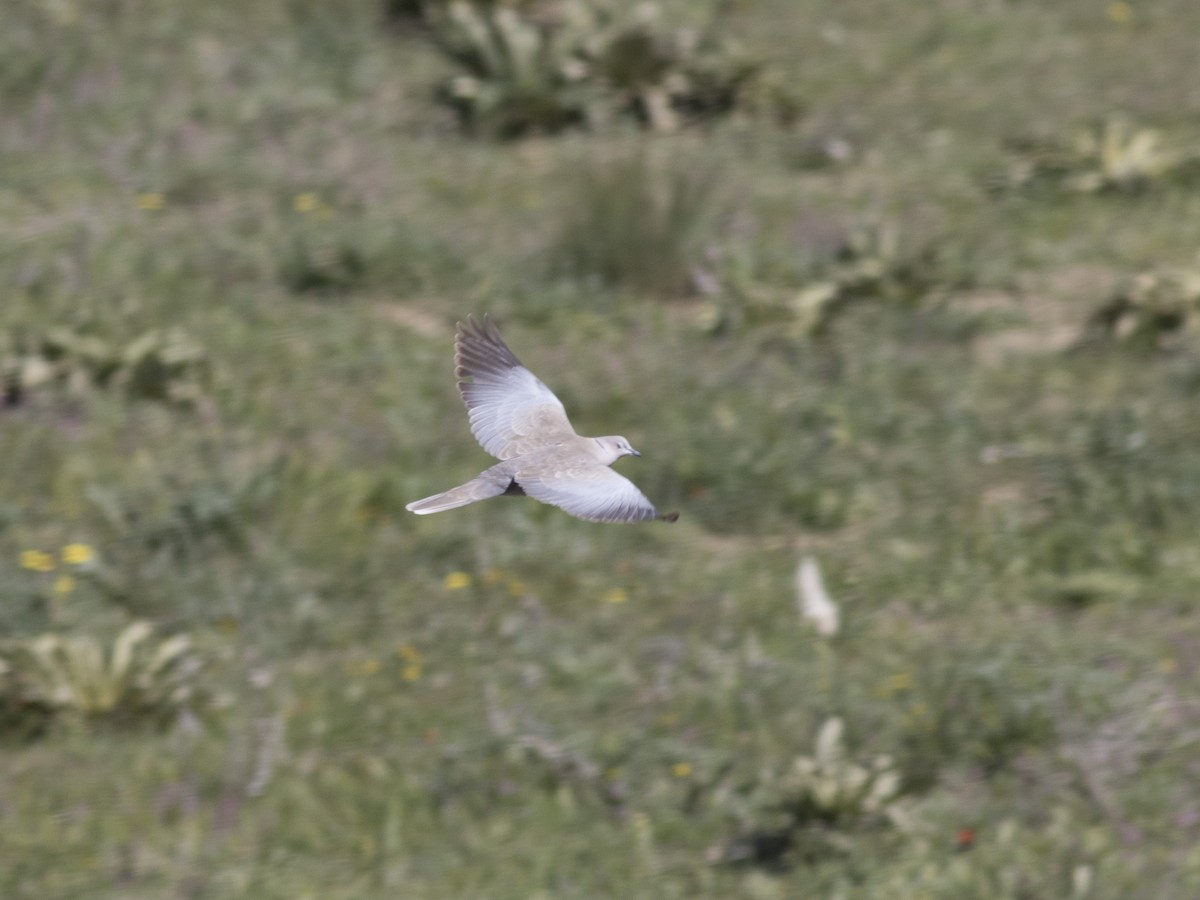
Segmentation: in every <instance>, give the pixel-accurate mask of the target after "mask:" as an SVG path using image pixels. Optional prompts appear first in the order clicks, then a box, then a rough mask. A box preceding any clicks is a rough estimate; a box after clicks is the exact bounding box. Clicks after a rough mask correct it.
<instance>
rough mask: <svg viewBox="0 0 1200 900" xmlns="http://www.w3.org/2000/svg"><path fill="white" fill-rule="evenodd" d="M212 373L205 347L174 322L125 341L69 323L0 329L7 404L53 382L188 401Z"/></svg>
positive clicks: (0, 359) (195, 397) (201, 391)
mask: <svg viewBox="0 0 1200 900" xmlns="http://www.w3.org/2000/svg"><path fill="white" fill-rule="evenodd" d="M210 373H211V367H210V364H209V360H208V354H207V353H206V352H205V350H204V348H203V347H201V346H200V345H199V344H197V343H196V342H195V341H193V340H192V339H191V338H189V337H188V336H187V335H186V334H184V333H183V332H182V331H180V330H178V329H174V328H166V329H158V328H156V329H153V330H151V331H147V332H145V333H144V334H141V335H139V336H138V337H136V338H134V339H133V340H131V341H129V342H128V343H125V344H119V343H115V342H113V341H108V340H104V339H103V338H100V337H96V336H95V335H91V334H87V333H86V332H82V331H75V330H71V329H67V328H54V329H50V330H49V331H47V332H46V333H44V334H42V335H36V336H29V337H26V336H21V335H17V334H11V333H10V334H9V335H6V336H5V335H0V383H2V384H3V394H4V399H5V402H6V403H7V404H8V405H9V406H16V405H18V404H20V403H22V402H23V401H24V400H25V399H26V397H27V396H28V395H29V393H30V392H32V391H35V390H37V389H39V388H43V387H48V386H53V385H57V386H60V387H65V388H66V389H67V390H70V391H73V392H76V393H78V392H82V391H86V390H89V389H99V390H122V391H124V392H126V393H127V394H129V395H130V396H133V397H135V398H138V399H142V400H156V401H161V402H168V403H191V402H194V401H196V400H199V399H200V398H201V397H202V396H203V395H204V389H205V386H206V383H207V381H208V376H209V375H210Z"/></svg>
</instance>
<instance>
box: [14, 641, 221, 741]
mask: <svg viewBox="0 0 1200 900" xmlns="http://www.w3.org/2000/svg"><path fill="white" fill-rule="evenodd" d="M153 632H154V628H153V626H152V625H150V624H149V623H148V622H144V621H139V622H134V623H133V624H131V625H129V626H128V627H126V628H125V629H124V630H123V631H121V632H120V634H118V635H117V636H116V638H115V639H114V640H113V642H112V644H111V646H106V644H105V643H104V642H102V641H101V640H100V639H98V638H95V637H91V636H80V637H63V636H61V635H57V634H44V635H40V636H38V637H34V638H27V639H25V640H21V641H14V642H12V643H10V644H8V645H6V646H5V647H4V648H3V649H2V650H0V654H3V657H4V659H5V661H6V665H7V667H8V668H9V669H10V670H11V671H12V672H14V673H16V677H17V678H19V679H20V682H21V684H22V685H23V689H24V699H25V701H26V702H32V703H38V704H43V705H45V706H46V707H49V708H50V709H53V710H55V712H57V713H65V714H70V715H76V716H80V717H82V718H84V719H87V720H104V721H112V722H119V723H129V722H134V721H142V720H147V719H150V720H160V721H161V720H163V719H165V718H168V717H170V716H171V715H173V714H174V713H176V712H177V711H179V710H180V709H183V708H185V707H187V706H188V704H189V703H190V702H192V701H193V700H194V699H195V698H196V688H195V684H194V680H195V679H194V676H195V674H196V672H197V670H198V668H199V661H198V660H197V658H196V657H195V656H194V655H193V654H192V653H191V652H190V651H191V642H190V640H189V639H188V638H187V637H186V636H185V635H175V636H174V637H170V638H166V639H165V640H160V641H154V640H152V639H151V635H152V634H153Z"/></svg>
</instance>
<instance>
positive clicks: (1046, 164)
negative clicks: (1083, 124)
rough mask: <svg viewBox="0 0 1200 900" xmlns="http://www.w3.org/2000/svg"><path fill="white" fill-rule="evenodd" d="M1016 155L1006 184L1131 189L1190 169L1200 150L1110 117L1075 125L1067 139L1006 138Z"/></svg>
mask: <svg viewBox="0 0 1200 900" xmlns="http://www.w3.org/2000/svg"><path fill="white" fill-rule="evenodd" d="M1010 146H1011V148H1012V149H1013V150H1014V151H1015V152H1016V158H1015V159H1014V161H1013V162H1012V163H1011V165H1010V166H1009V169H1008V172H1007V174H1006V176H1005V179H1004V180H1005V183H1006V184H1007V185H1008V186H1009V187H1015V188H1023V187H1032V186H1037V185H1039V184H1048V185H1051V186H1054V187H1057V188H1060V189H1062V190H1066V191H1072V192H1078V193H1088V194H1091V193H1100V192H1109V191H1112V192H1126V193H1128V192H1135V191H1141V190H1145V189H1146V188H1149V187H1151V186H1153V185H1156V184H1159V183H1161V182H1162V181H1163V180H1165V179H1166V178H1169V177H1171V176H1176V175H1183V174H1187V173H1189V172H1193V173H1194V171H1195V170H1196V168H1197V164H1198V163H1200V154H1196V153H1190V152H1187V151H1184V150H1181V149H1178V148H1176V147H1172V146H1171V145H1170V144H1169V143H1168V142H1167V140H1166V139H1165V138H1164V136H1163V134H1162V132H1160V131H1158V130H1156V129H1153V128H1142V127H1139V126H1137V125H1135V124H1133V123H1132V122H1130V121H1129V120H1128V119H1125V118H1122V117H1112V118H1109V119H1106V120H1105V121H1104V122H1101V123H1100V124H1099V125H1096V126H1093V127H1090V128H1082V129H1079V130H1078V131H1077V132H1076V133H1075V134H1074V135H1073V136H1072V137H1071V138H1070V139H1068V140H1066V141H1059V140H1030V139H1020V140H1015V141H1012V142H1010Z"/></svg>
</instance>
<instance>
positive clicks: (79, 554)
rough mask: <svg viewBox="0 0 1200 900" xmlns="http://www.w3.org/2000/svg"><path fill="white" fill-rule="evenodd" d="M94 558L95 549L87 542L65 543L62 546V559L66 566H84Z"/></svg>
mask: <svg viewBox="0 0 1200 900" xmlns="http://www.w3.org/2000/svg"><path fill="white" fill-rule="evenodd" d="M95 558H96V551H95V550H93V549H92V548H91V547H90V546H89V545H87V544H67V546H65V547H63V548H62V561H63V562H65V563H66V564H67V565H68V566H85V565H87V564H88V563H90V562H91V561H92V560H93V559H95Z"/></svg>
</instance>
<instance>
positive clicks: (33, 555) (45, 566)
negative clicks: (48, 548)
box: [21, 550, 54, 572]
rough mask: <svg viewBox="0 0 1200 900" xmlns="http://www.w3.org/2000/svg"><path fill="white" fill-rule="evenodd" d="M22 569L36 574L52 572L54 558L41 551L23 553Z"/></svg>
mask: <svg viewBox="0 0 1200 900" xmlns="http://www.w3.org/2000/svg"><path fill="white" fill-rule="evenodd" d="M21 568H22V569H32V570H33V571H34V572H52V571H53V570H54V557H53V556H51V555H50V554H49V553H43V552H42V551H41V550H25V551H23V552H22V553H21Z"/></svg>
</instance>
